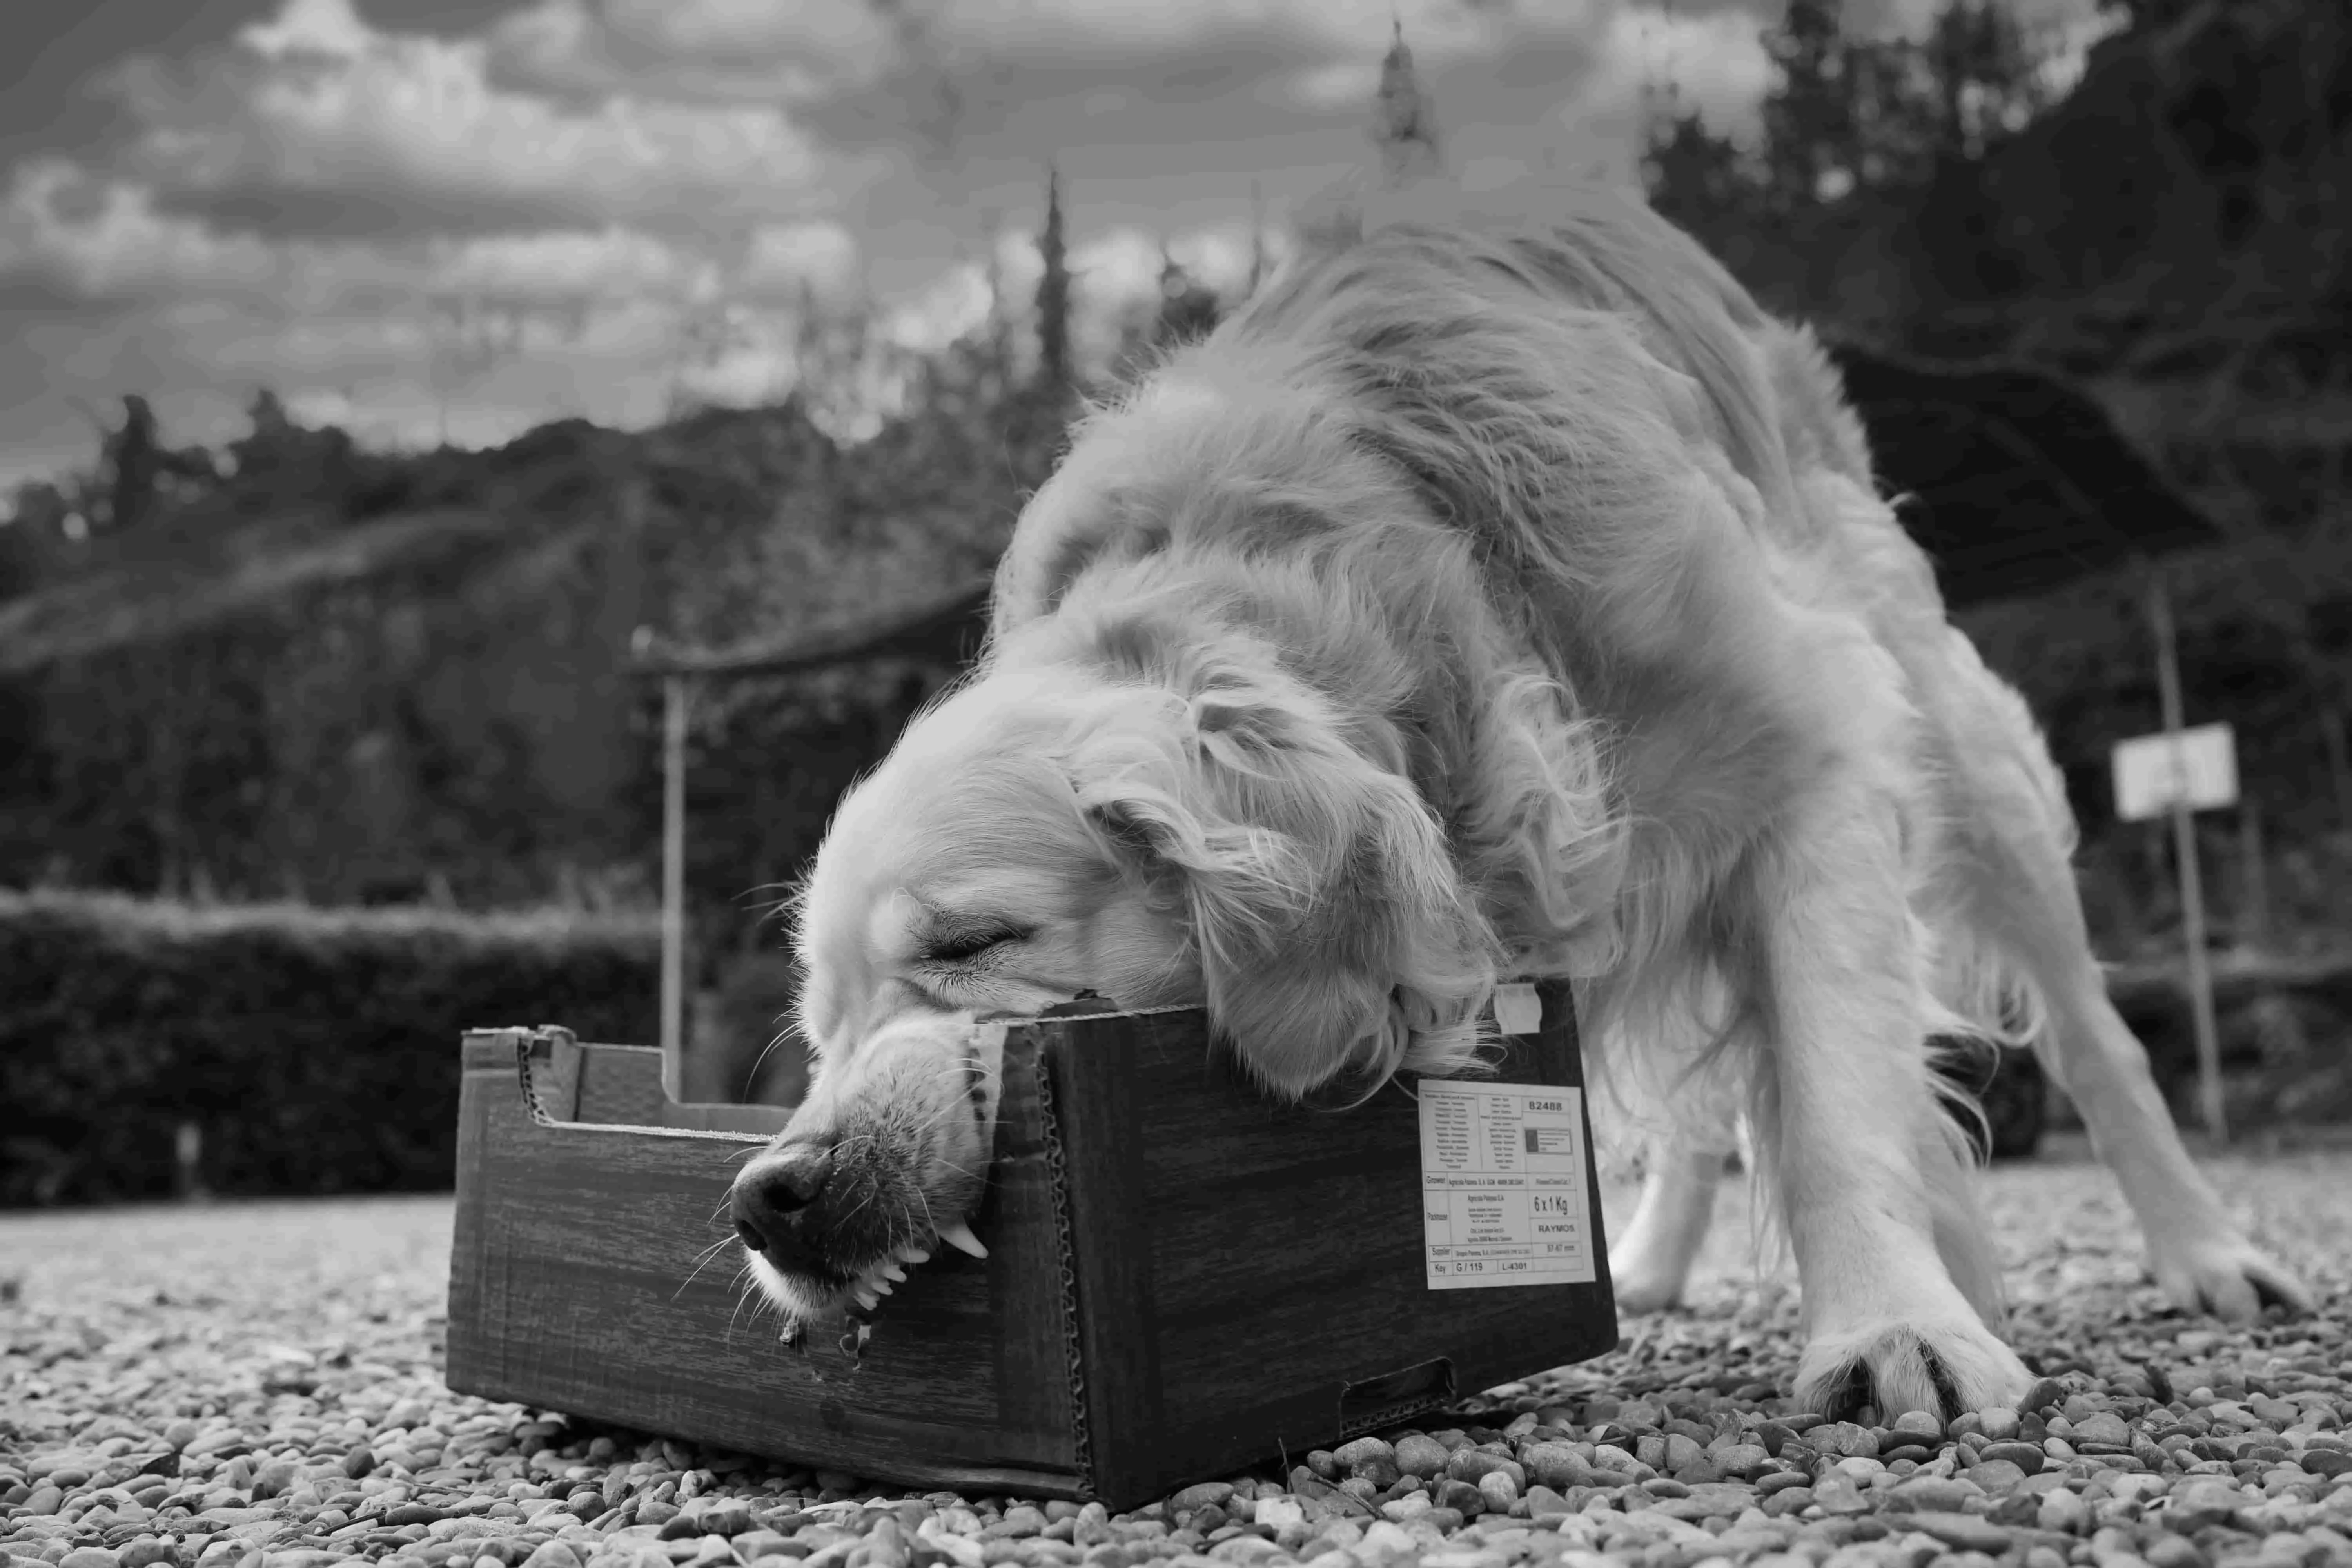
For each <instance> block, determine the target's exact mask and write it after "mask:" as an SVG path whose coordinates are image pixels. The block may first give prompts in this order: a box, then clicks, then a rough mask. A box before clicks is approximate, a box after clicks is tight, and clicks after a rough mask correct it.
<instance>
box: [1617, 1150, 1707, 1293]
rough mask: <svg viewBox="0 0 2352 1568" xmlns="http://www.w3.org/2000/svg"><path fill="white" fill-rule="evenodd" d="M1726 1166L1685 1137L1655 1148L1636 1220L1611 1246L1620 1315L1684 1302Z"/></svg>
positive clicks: (1629, 1223)
mask: <svg viewBox="0 0 2352 1568" xmlns="http://www.w3.org/2000/svg"><path fill="white" fill-rule="evenodd" d="M1723 1167H1724V1156H1723V1155H1722V1154H1720V1153H1717V1152H1714V1151H1712V1150H1707V1149H1703V1148H1701V1147H1699V1146H1698V1145H1697V1144H1696V1143H1693V1142H1690V1141H1689V1140H1687V1139H1686V1138H1685V1137H1683V1136H1682V1135H1680V1134H1675V1133H1669V1134H1667V1135H1666V1136H1665V1137H1664V1138H1662V1139H1660V1140H1659V1141H1658V1142H1657V1143H1655V1144H1654V1146H1653V1147H1652V1148H1651V1150H1650V1163H1649V1169H1648V1171H1647V1172H1646V1173H1644V1174H1643V1178H1642V1196H1641V1199H1640V1201H1639V1202H1638V1203H1637V1204H1636V1205H1634V1208H1633V1219H1632V1220H1631V1221H1630V1222H1628V1224H1627V1225H1626V1226H1625V1233H1624V1235H1622V1236H1621V1237H1618V1238H1617V1239H1616V1240H1615V1241H1613V1242H1612V1243H1611V1245H1610V1247H1609V1279H1610V1284H1611V1288H1612V1289H1613V1290H1614V1291H1615V1293H1616V1298H1617V1306H1618V1310H1621V1311H1627V1312H1657V1311H1664V1310H1665V1309H1667V1308H1669V1307H1673V1306H1675V1305H1678V1304H1679V1303H1680V1302H1681V1300H1682V1299H1683V1289H1684V1287H1685V1286H1686V1285H1687V1284H1688V1283H1689V1282H1690V1271H1691V1265H1692V1264H1693V1263H1694V1262H1696V1260H1697V1258H1698V1251H1699V1248H1700V1247H1702V1246H1703V1245H1705V1243H1706V1232H1707V1226H1708V1225H1709V1223H1710V1222H1711V1221H1712V1220H1713V1219H1714V1218H1715V1190H1716V1185H1717V1183H1718V1182H1720V1181H1721V1180H1722V1178H1723Z"/></svg>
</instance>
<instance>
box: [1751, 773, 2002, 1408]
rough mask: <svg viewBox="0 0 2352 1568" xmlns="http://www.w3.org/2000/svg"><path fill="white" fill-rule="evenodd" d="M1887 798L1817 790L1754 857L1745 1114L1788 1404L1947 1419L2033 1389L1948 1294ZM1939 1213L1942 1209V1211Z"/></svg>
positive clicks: (1930, 1104) (1914, 953)
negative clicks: (1767, 1187) (1774, 1286)
mask: <svg viewBox="0 0 2352 1568" xmlns="http://www.w3.org/2000/svg"><path fill="white" fill-rule="evenodd" d="M1898 832H1899V830H1898V826H1897V820H1896V815H1895V805H1894V802H1893V800H1892V799H1891V798H1890V797H1889V796H1887V795H1885V794H1884V793H1882V792H1879V791H1876V790H1873V789H1871V788H1869V787H1867V785H1866V784H1864V783H1863V782H1862V781H1853V782H1851V783H1849V782H1844V781H1838V780H1831V781H1829V782H1827V783H1826V784H1824V785H1822V786H1819V787H1817V788H1816V789H1814V790H1813V791H1812V792H1811V794H1810V797H1809V798H1808V799H1807V800H1806V801H1805V802H1804V804H1802V805H1799V806H1797V807H1796V808H1795V809H1794V810H1793V811H1792V812H1791V814H1790V817H1789V818H1787V819H1784V822H1783V826H1782V827H1781V834H1780V842H1779V844H1778V845H1777V846H1776V847H1775V848H1774V849H1773V850H1771V851H1770V852H1769V853H1768V854H1767V855H1766V856H1765V857H1764V858H1762V859H1760V860H1759V862H1758V867H1759V873H1760V876H1759V886H1758V887H1757V889H1756V892H1757V895H1758V906H1757V909H1756V919H1757V921H1758V923H1759V928H1760V942H1761V948H1762V951H1761V953H1760V955H1759V956H1760V957H1761V958H1762V960H1763V964H1764V973H1763V974H1762V975H1761V976H1760V977H1759V980H1760V984H1761V989H1762V992H1763V996H1762V998H1761V999H1762V1001H1763V1010H1764V1017H1765V1019H1766V1021H1767V1028H1768V1031H1769V1049H1770V1052H1771V1060H1770V1062H1769V1066H1768V1067H1766V1068H1764V1069H1763V1071H1762V1073H1761V1075H1760V1081H1759V1093H1758V1095H1757V1107H1756V1111H1757V1114H1756V1128H1757V1133H1758V1141H1759V1152H1760V1153H1761V1154H1762V1155H1763V1156H1764V1157H1765V1158H1766V1159H1767V1160H1768V1161H1769V1167H1768V1168H1769V1170H1770V1171H1771V1172H1772V1173H1774V1174H1775V1176H1776V1177H1777V1184H1778V1188H1779V1193H1780V1202H1781V1205H1782V1212H1783V1215H1784V1216H1785V1218H1786V1221H1787V1225H1788V1229H1789V1238H1790V1244H1791V1246H1792V1247H1793V1249H1794V1251H1795V1253H1796V1258H1797V1270H1798V1277H1799V1279H1800V1281H1801V1284H1802V1287H1803V1291H1804V1325H1805V1335H1806V1344H1805V1349H1804V1352H1803V1354H1802V1356H1801V1358H1800V1361H1799V1363H1798V1371H1797V1388H1796V1393H1797V1397H1798V1400H1799V1402H1800V1403H1801V1404H1802V1405H1806V1406H1807V1407H1809V1408H1811V1409H1813V1410H1817V1411H1820V1412H1822V1413H1823V1414H1825V1415H1840V1414H1843V1413H1845V1412H1847V1411H1850V1410H1852V1409H1853V1407H1855V1406H1858V1405H1863V1404H1864V1403H1869V1404H1874V1405H1877V1407H1878V1409H1879V1410H1880V1412H1881V1413H1882V1414H1883V1415H1886V1416H1890V1417H1891V1416H1893V1415H1897V1414H1900V1413H1902V1412H1905V1411H1910V1410H1926V1411H1932V1412H1936V1413H1937V1414H1939V1415H1945V1416H1950V1415H1957V1414H1958V1413H1959V1412H1961V1411H1964V1410H1974V1409H1980V1408H1983V1407H1985V1406H1988V1405H2006V1404H2009V1403H2010V1402H2011V1401H2012V1400H2014V1399H2015V1398H2017V1397H2018V1396H2020V1395H2021V1394H2023V1393H2024V1392H2025V1390H2026V1389H2027V1387H2028V1386H2030V1385H2031V1384H2032V1376H2031V1374H2029V1373H2027V1371H2026V1370H2025V1366H2024V1364H2023V1363H2021V1362H2020V1361H2019V1360H2018V1358H2017V1356H2016V1355H2015V1354H2014V1353H2013V1352H2011V1350H2010V1349H2009V1347H2008V1346H2006V1345H2004V1344H2003V1343H2001V1342H2000V1340H1999V1339H1998V1338H1996V1337H1995V1336H1994V1334H1993V1332H1992V1331H1990V1329H1989V1328H1988V1327H1987V1326H1986V1324H1985V1323H1984V1321H1983V1320H1982V1319H1980V1318H1979V1316H1978V1313H1977V1311H1976V1310H1975V1309H1974V1308H1972V1307H1971V1306H1970V1305H1969V1301H1968V1300H1967V1298H1966V1297H1965V1296H1964V1295H1963V1294H1962V1292H1961V1290H1960V1289H1959V1288H1958V1286H1957V1285H1956V1284H1955V1283H1954V1281H1953V1279H1952V1277H1951V1275H1950V1273H1949V1271H1948V1269H1947V1268H1946V1266H1945V1263H1944V1260H1943V1258H1942V1257H1941V1256H1940V1254H1939V1252H1938V1250H1937V1238H1936V1221H1937V1207H1938V1205H1937V1203H1936V1201H1935V1194H1934V1193H1933V1192H1931V1190H1930V1183H1931V1181H1933V1180H1935V1179H1936V1173H1930V1172H1929V1171H1927V1170H1924V1169H1923V1168H1922V1160H1921V1157H1920V1152H1921V1151H1922V1150H1923V1149H1929V1148H1933V1147H1934V1146H1935V1140H1936V1139H1937V1136H1938V1135H1939V1133H1938V1129H1937V1127H1936V1125H1935V1123H1934V1121H1933V1120H1932V1119H1934V1118H1936V1117H1937V1115H1938V1114H1939V1111H1938V1109H1937V1104H1936V1101H1935V1097H1934V1092H1933V1089H1932V1088H1931V1086H1930V1081H1929V1076H1928V1065H1927V1051H1926V1047H1925V1038H1926V1033H1927V1025H1926V1017H1925V1014H1924V1010H1923V1006H1922V1002H1921V998H1922V997H1923V996H1924V995H1925V994H1926V989H1925V985H1924V974H1923V969H1922V963H1921V956H1922V955H1921V954H1920V952H1919V951H1918V938H1917V936H1916V934H1915V929H1916V928H1915V927H1914V925H1913V922H1912V920H1911V916H1910V911H1909V909H1908V907H1907V904H1906V900H1905V897H1904V884H1903V879H1902V863H1901V857H1900V840H1899V837H1898ZM1944 1206H1945V1207H1946V1209H1947V1211H1948V1209H1949V1205H1944Z"/></svg>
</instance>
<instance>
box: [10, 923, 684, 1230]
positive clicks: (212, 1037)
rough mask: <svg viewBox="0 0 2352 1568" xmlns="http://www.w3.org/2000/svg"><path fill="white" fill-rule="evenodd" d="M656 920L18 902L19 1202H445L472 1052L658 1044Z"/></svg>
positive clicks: (13, 1146)
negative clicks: (557, 1032) (174, 1197)
mask: <svg viewBox="0 0 2352 1568" xmlns="http://www.w3.org/2000/svg"><path fill="white" fill-rule="evenodd" d="M659 973H660V945H659V938H658V934H657V929H656V926H655V925H654V924H653V923H652V922H651V921H644V920H631V921H615V920H609V919H593V918H585V917H572V916H561V915H530V916H487V917H485V916H469V915H463V914H457V913H445V912H441V911H435V910H315V909H310V908H305V907H301V906H296V905H271V906H258V907H234V908H223V909H192V908H187V907H184V906H179V905H173V904H159V903H152V902H146V901H142V900H132V899H129V898H122V897H116V896H109V895H89V894H52V893H31V894H19V893H10V892H5V891H0V1206H23V1205H31V1204H55V1203H105V1202H119V1201H123V1200H129V1199H146V1198H156V1197H163V1196H166V1195H169V1194H172V1193H173V1190H174V1185H175V1176H176V1162H175V1154H174V1149H175V1143H176V1138H177V1133H178V1129H179V1128H180V1127H181V1125H182V1124H183V1123H184V1122H190V1121H193V1122H194V1123H195V1124H196V1125H197V1126H198V1127H199V1128H200V1129H201V1131H202V1134H203V1143H202V1147H203V1153H202V1158H201V1160H200V1163H199V1164H198V1167H197V1171H198V1179H199V1181H200V1183H201V1184H202V1186H203V1187H204V1188H205V1190H207V1191H209V1192H211V1193H213V1194H217V1195H222V1196H251V1197H257V1196H283V1195H292V1194H319V1193H361V1192H413V1191H432V1190H441V1189H446V1188H448V1187H449V1186H451V1185H452V1184H453V1183H454V1181H455V1173H456V1166H457V1087H458V1047H459V1037H460V1036H461V1035H462V1034H463V1032H464V1031H465V1030H467V1029H468V1028H478V1027H483V1026H500V1025H509V1024H525V1025H529V1024H542V1023H561V1024H563V1025H565V1026H568V1027H570V1028H572V1030H574V1031H576V1032H577V1033H578V1034H579V1036H580V1037H581V1038H583V1039H592V1040H609V1041H618V1042H627V1043H647V1042H650V1041H652V1040H653V1039H654V1038H655V1037H656V1030H657V1012H658V1007H659V1001H658V996H659Z"/></svg>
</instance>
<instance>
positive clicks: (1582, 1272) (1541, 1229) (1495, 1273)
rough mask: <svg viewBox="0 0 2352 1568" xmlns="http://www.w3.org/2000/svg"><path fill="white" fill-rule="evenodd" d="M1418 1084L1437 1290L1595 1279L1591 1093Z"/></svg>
mask: <svg viewBox="0 0 2352 1568" xmlns="http://www.w3.org/2000/svg"><path fill="white" fill-rule="evenodd" d="M1416 1088H1417V1090H1418V1092H1419V1094H1420V1096H1421V1209H1422V1215H1421V1218H1422V1231H1423V1236H1424V1237H1425V1238H1426V1240H1427V1244H1428V1249H1429V1288H1430V1289H1433V1290H1463V1289H1475V1288H1476V1287H1478V1286H1482V1285H1590V1284H1591V1283H1592V1282H1593V1279H1594V1271H1593V1256H1592V1194H1591V1190H1590V1189H1589V1188H1588V1187H1587V1186H1586V1185H1585V1181H1584V1091H1583V1090H1581V1089H1553V1088H1549V1087H1548V1086H1546V1085H1543V1084H1531V1083H1475V1082H1466V1081H1462V1080H1458V1079H1430V1078H1425V1079H1422V1080H1421V1081H1420V1083H1419V1084H1418V1085H1417V1086H1416Z"/></svg>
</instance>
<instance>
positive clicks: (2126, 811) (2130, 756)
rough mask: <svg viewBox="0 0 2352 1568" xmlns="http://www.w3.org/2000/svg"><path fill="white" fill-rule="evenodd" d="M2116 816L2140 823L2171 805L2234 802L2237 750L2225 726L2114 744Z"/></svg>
mask: <svg viewBox="0 0 2352 1568" xmlns="http://www.w3.org/2000/svg"><path fill="white" fill-rule="evenodd" d="M2115 770H2116V816H2119V817H2121V818H2122V819H2123V820H2124V821H2126V822H2145V821H2147V819H2148V818H2150V817H2154V816H2163V815H2164V814H2165V813H2167V812H2168V811H2170V810H2171V809H2172V807H2173V805H2174V803H2175V802H2178V803H2179V804H2180V805H2186V806H2187V807H2188V808H2189V810H2191V811H2212V810H2215V809H2218V808H2219V807H2221V806H2226V805H2237V804H2238V749H2237V742H2236V738H2235V736H2234V735H2233V734H2232V733H2231V729H2230V726H2229V725H2227V724H2200V725H2198V726H2197V727H2196V728H2195V729H2193V730H2183V731H2180V732H2179V735H2177V736H2175V735H2163V734H2159V735H2137V736H2134V737H2133V738H2132V739H2130V740H2128V741H2124V742H2119V743H2117V745H2116V752H2115Z"/></svg>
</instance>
